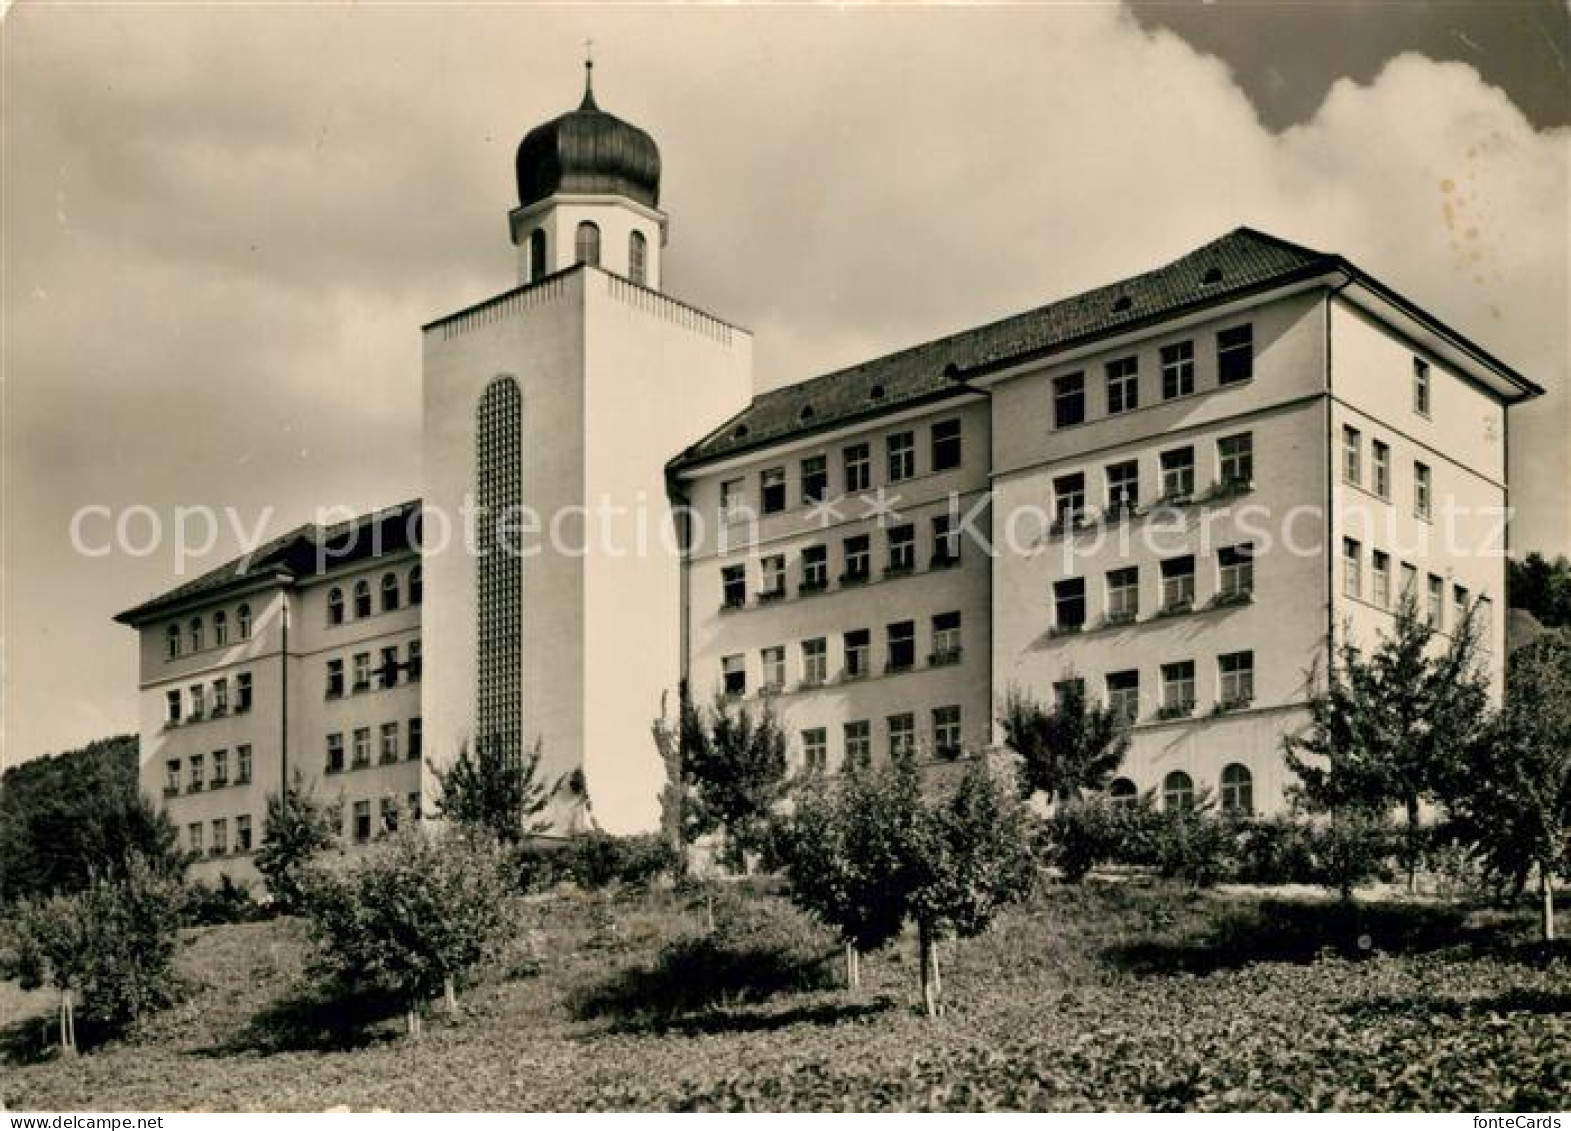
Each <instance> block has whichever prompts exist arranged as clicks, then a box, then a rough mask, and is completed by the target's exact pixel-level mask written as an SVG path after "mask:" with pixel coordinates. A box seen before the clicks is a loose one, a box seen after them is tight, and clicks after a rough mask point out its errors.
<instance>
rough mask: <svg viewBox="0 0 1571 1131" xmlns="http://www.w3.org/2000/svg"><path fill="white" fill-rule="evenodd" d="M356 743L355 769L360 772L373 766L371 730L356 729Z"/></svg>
mask: <svg viewBox="0 0 1571 1131" xmlns="http://www.w3.org/2000/svg"><path fill="white" fill-rule="evenodd" d="M354 743H355V746H354V759H355V760H354V767H355V769H357V770H358V769H360V768H361V767H362V766H369V765H370V764H371V728H370V727H356V728H355V733H354Z"/></svg>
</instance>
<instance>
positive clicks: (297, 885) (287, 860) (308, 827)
mask: <svg viewBox="0 0 1571 1131" xmlns="http://www.w3.org/2000/svg"><path fill="white" fill-rule="evenodd" d="M337 840H338V816H337V814H336V813H335V812H333V811H332V810H331V809H329V808H328V807H327V806H325V805H321V804H318V803H317V801H316V799H315V798H314V797H312V795H311V791H310V789H309V788H308V787H307V785H306V782H305V778H304V777H303V776H302V775H301V773H300V770H299V769H298V768H297V769H296V770H295V773H294V777H293V778H292V779H291V780H290V782H289V784H288V785H287V786H286V787H285V788H284V791H283V792H282V793H270V794H268V795H267V814H266V816H265V818H264V819H263V822H262V843H261V844H260V845H259V846H258V847H257V850H256V870H257V871H258V872H260V873H261V874H262V878H263V879H264V880H265V881H266V882H267V890H268V893H269V894H270V895H271V896H272V898H273V902H274V904H275V905H276V906H277V907H278V908H279V909H280V910H282V911H285V912H295V911H298V910H300V908H301V906H302V904H303V902H304V899H305V891H304V887H303V884H304V878H305V876H306V873H307V870H308V869H309V868H310V866H311V862H312V861H313V860H315V859H316V858H317V857H318V856H319V855H321V854H322V853H323V852H325V851H326V850H327V849H329V848H331V847H332V846H333V845H334V844H335V843H337Z"/></svg>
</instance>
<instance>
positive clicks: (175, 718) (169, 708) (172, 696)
mask: <svg viewBox="0 0 1571 1131" xmlns="http://www.w3.org/2000/svg"><path fill="white" fill-rule="evenodd" d="M164 721H165V722H166V723H171V724H173V723H178V722H179V721H180V692H179V691H166V692H164Z"/></svg>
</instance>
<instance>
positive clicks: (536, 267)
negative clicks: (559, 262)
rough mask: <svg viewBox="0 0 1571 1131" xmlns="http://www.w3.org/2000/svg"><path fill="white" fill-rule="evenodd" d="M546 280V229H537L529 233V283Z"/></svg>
mask: <svg viewBox="0 0 1571 1131" xmlns="http://www.w3.org/2000/svg"><path fill="white" fill-rule="evenodd" d="M543 278H545V229H544V228H536V229H535V230H534V231H532V232H530V233H529V281H530V282H531V283H537V282H539V281H540V280H541V279H543Z"/></svg>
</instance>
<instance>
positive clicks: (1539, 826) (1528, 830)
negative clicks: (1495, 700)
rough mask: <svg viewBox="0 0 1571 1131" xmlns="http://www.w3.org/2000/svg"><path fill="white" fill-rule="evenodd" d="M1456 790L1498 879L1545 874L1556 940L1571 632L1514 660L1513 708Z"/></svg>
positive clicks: (1566, 823)
mask: <svg viewBox="0 0 1571 1131" xmlns="http://www.w3.org/2000/svg"><path fill="white" fill-rule="evenodd" d="M1472 755H1473V756H1472V758H1471V759H1470V761H1469V764H1468V766H1467V768H1466V772H1465V773H1463V774H1461V775H1459V776H1458V778H1457V779H1456V781H1455V783H1454V786H1453V788H1452V789H1451V791H1450V797H1449V802H1450V807H1451V810H1452V812H1453V814H1455V816H1456V817H1457V818H1458V822H1457V823H1458V825H1459V827H1460V829H1461V830H1462V832H1463V834H1464V836H1466V838H1467V839H1468V840H1470V841H1471V842H1472V843H1474V844H1475V845H1477V846H1478V848H1479V849H1480V850H1481V852H1482V854H1483V857H1484V861H1485V864H1486V865H1487V866H1488V867H1489V869H1490V871H1492V872H1494V873H1495V874H1496V875H1500V876H1504V877H1507V878H1513V879H1518V880H1524V879H1525V878H1526V876H1527V873H1528V871H1529V870H1530V869H1533V868H1537V870H1538V882H1539V892H1540V898H1541V903H1542V909H1543V911H1542V915H1543V935H1544V939H1545V941H1552V940H1553V939H1554V937H1555V894H1554V877H1555V873H1556V872H1566V871H1571V632H1568V631H1566V630H1561V631H1558V632H1547V633H1545V634H1544V635H1542V636H1540V637H1538V638H1537V639H1536V640H1534V641H1533V642H1532V643H1531V644H1528V645H1526V646H1524V647H1522V648H1519V649H1518V650H1517V651H1516V652H1514V653H1513V654H1512V655H1511V659H1510V664H1509V670H1508V674H1507V682H1506V699H1505V705H1504V707H1503V708H1502V710H1501V711H1500V713H1499V715H1498V716H1496V718H1495V719H1494V721H1493V724H1492V725H1491V726H1490V727H1489V728H1488V729H1487V730H1486V731H1485V732H1484V735H1483V736H1482V740H1481V741H1479V742H1478V743H1477V744H1475V746H1474V747H1473V751H1472Z"/></svg>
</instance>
